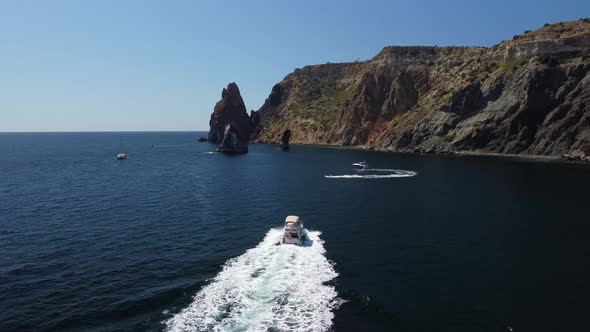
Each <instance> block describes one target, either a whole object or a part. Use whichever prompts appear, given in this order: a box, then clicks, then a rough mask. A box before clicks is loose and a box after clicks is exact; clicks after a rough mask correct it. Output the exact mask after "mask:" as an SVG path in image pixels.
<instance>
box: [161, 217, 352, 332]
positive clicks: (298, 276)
mask: <svg viewBox="0 0 590 332" xmlns="http://www.w3.org/2000/svg"><path fill="white" fill-rule="evenodd" d="M281 233H282V232H281V230H278V229H271V230H270V231H269V232H268V233H267V234H266V237H265V238H264V240H263V241H262V242H261V243H260V244H258V246H256V247H255V248H253V249H250V250H248V251H246V253H244V254H243V255H241V256H238V257H235V258H232V259H230V260H229V261H227V262H226V263H225V265H224V266H223V270H222V271H221V272H220V273H219V274H218V275H217V276H216V277H215V278H214V279H213V280H212V282H211V283H209V284H208V285H206V286H205V287H203V289H201V290H200V291H199V292H198V293H197V295H195V297H194V301H193V302H192V303H191V304H190V305H189V306H188V307H187V308H185V309H183V310H182V311H181V312H179V313H178V314H176V315H174V316H173V317H172V318H170V319H169V320H167V321H166V322H165V324H166V327H167V329H166V330H167V331H173V332H177V331H268V330H269V329H270V330H277V331H287V330H288V331H326V330H328V329H329V328H330V326H331V325H332V319H333V318H334V314H333V313H332V310H334V309H335V308H337V307H338V306H339V305H340V303H341V300H339V299H338V298H337V297H336V295H337V293H336V290H335V289H334V287H333V286H328V285H325V284H324V283H326V282H327V281H330V280H332V279H333V278H335V277H336V276H337V275H338V274H337V273H336V272H335V271H334V268H333V266H332V264H331V263H330V262H329V261H328V260H327V259H326V257H325V256H324V253H325V249H324V246H323V241H322V240H321V239H320V237H319V236H320V234H321V233H320V232H315V231H313V232H308V238H309V240H310V241H308V246H303V247H299V246H294V245H276V243H278V241H279V239H280V236H281Z"/></svg>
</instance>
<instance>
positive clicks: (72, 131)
mask: <svg viewBox="0 0 590 332" xmlns="http://www.w3.org/2000/svg"><path fill="white" fill-rule="evenodd" d="M207 131H209V130H45V131H0V134H43V133H55V134H60V133H61V134H66V133H193V132H207Z"/></svg>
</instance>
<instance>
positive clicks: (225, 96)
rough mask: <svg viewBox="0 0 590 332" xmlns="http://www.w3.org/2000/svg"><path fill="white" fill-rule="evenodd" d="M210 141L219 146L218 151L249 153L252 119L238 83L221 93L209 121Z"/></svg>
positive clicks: (232, 84) (230, 85)
mask: <svg viewBox="0 0 590 332" xmlns="http://www.w3.org/2000/svg"><path fill="white" fill-rule="evenodd" d="M209 126H210V130H209V135H208V140H209V142H212V143H217V144H220V145H219V149H218V151H221V152H228V153H247V152H248V140H249V138H250V133H251V132H252V126H251V123H250V117H249V116H248V113H247V112H246V106H245V105H244V100H243V99H242V96H241V95H240V90H239V89H238V86H237V84H236V83H230V84H228V85H227V88H225V89H223V91H222V92H221V100H220V101H218V102H217V104H215V108H214V110H213V113H212V114H211V120H210V121H209Z"/></svg>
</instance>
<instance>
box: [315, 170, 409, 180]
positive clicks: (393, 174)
mask: <svg viewBox="0 0 590 332" xmlns="http://www.w3.org/2000/svg"><path fill="white" fill-rule="evenodd" d="M358 171H359V172H375V173H390V174H364V175H360V174H344V175H324V177H325V178H327V179H387V178H407V177H411V176H416V175H417V174H418V173H417V172H414V171H407V170H404V169H393V168H366V169H360V170H358Z"/></svg>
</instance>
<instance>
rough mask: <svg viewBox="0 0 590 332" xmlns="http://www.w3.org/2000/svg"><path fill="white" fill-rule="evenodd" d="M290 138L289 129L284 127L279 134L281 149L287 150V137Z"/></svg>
mask: <svg viewBox="0 0 590 332" xmlns="http://www.w3.org/2000/svg"><path fill="white" fill-rule="evenodd" d="M290 138H291V130H289V129H285V131H284V132H283V135H282V136H281V149H283V150H285V151H286V150H289V139H290Z"/></svg>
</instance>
